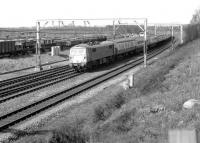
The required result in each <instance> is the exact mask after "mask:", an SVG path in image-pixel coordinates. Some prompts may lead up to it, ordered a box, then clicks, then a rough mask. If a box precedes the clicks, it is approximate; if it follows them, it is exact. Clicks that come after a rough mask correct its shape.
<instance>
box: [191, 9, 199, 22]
mask: <svg viewBox="0 0 200 143" xmlns="http://www.w3.org/2000/svg"><path fill="white" fill-rule="evenodd" d="M190 23H191V24H197V23H200V8H199V9H197V10H196V11H195V13H194V14H193V16H192V19H191V21H190Z"/></svg>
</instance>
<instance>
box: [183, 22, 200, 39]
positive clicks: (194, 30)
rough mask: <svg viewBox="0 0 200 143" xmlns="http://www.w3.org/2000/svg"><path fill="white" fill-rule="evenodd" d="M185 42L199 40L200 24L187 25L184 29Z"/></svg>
mask: <svg viewBox="0 0 200 143" xmlns="http://www.w3.org/2000/svg"><path fill="white" fill-rule="evenodd" d="M184 31H185V34H186V36H185V42H189V41H192V40H195V39H197V38H200V24H189V25H187V26H186V27H185V29H184Z"/></svg>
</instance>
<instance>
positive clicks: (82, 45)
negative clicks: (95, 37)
mask: <svg viewBox="0 0 200 143" xmlns="http://www.w3.org/2000/svg"><path fill="white" fill-rule="evenodd" d="M113 44H114V43H113V42H112V41H104V42H101V43H100V44H96V45H88V44H78V45H76V46H74V47H72V48H76V47H85V48H100V47H102V46H109V45H113Z"/></svg>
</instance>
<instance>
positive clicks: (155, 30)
mask: <svg viewBox="0 0 200 143" xmlns="http://www.w3.org/2000/svg"><path fill="white" fill-rule="evenodd" d="M154 34H155V36H156V35H157V26H156V25H155V29H154Z"/></svg>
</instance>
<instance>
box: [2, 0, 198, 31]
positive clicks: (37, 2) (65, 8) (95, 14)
mask: <svg viewBox="0 0 200 143" xmlns="http://www.w3.org/2000/svg"><path fill="white" fill-rule="evenodd" d="M197 8H200V0H1V8H0V18H1V21H0V27H13V26H14V27H19V26H35V21H36V20H37V19H54V18H56V19H68V18H70V19H71V18H123V17H126V18H127V17H130V18H135V17H136V18H140V17H146V18H148V22H150V23H189V21H190V19H191V18H192V15H193V14H194V12H195V9H197Z"/></svg>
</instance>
